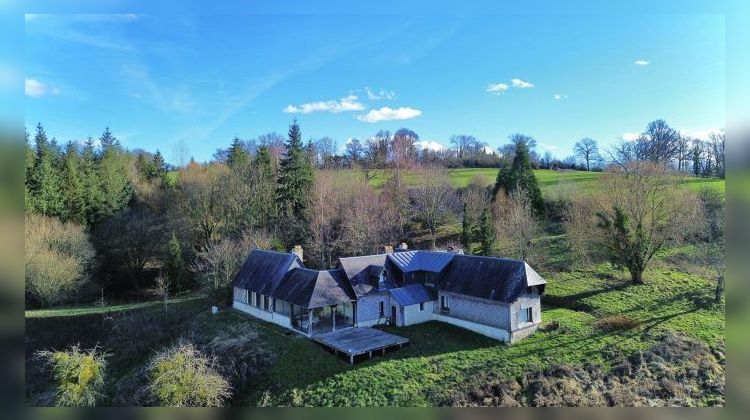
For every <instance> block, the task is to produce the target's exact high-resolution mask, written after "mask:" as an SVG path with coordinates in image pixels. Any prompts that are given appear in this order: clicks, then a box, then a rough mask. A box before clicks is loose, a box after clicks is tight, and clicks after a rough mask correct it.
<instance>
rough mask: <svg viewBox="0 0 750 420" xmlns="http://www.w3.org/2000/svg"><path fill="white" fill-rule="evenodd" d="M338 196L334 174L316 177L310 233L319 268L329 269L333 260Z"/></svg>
mask: <svg viewBox="0 0 750 420" xmlns="http://www.w3.org/2000/svg"><path fill="white" fill-rule="evenodd" d="M338 198H339V197H338V194H337V193H336V188H335V186H334V174H332V173H331V172H330V171H321V172H320V173H318V176H316V177H315V183H314V184H313V190H312V191H311V197H310V201H311V206H310V210H311V211H310V213H311V214H310V233H311V241H310V242H311V245H312V249H311V251H313V252H312V254H313V255H314V256H317V257H318V267H320V268H328V267H329V266H330V264H331V262H332V260H333V258H332V255H331V254H332V252H333V240H334V232H335V228H336V226H335V225H336V223H337V221H338V219H339V217H338V214H337V212H336V209H337V207H338V206H337V204H338V203H337V202H336V201H338V200H337V199H338Z"/></svg>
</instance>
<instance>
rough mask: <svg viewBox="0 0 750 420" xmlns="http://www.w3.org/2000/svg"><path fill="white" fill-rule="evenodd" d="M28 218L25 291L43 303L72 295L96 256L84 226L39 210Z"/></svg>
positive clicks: (85, 276) (63, 300) (68, 297)
mask: <svg viewBox="0 0 750 420" xmlns="http://www.w3.org/2000/svg"><path fill="white" fill-rule="evenodd" d="M25 222H26V223H24V230H25V235H24V238H25V241H24V251H25V252H24V260H25V261H24V263H25V268H26V278H25V283H26V293H28V294H29V295H31V296H33V297H34V298H35V299H36V300H37V301H39V302H40V303H41V305H42V306H50V305H54V304H57V303H62V302H66V301H69V300H70V299H73V298H74V297H75V295H76V292H77V291H78V290H80V288H81V286H83V284H85V282H86V281H87V280H88V279H89V275H90V273H91V271H92V269H93V264H94V257H95V256H96V254H95V250H94V247H93V246H92V245H91V242H90V241H89V236H88V234H87V233H86V231H85V229H84V227H83V226H81V225H77V224H75V223H73V222H66V223H64V222H61V221H60V220H59V219H57V218H51V217H46V216H42V215H38V214H28V215H27V216H26V220H25Z"/></svg>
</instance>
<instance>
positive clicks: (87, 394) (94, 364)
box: [36, 345, 108, 407]
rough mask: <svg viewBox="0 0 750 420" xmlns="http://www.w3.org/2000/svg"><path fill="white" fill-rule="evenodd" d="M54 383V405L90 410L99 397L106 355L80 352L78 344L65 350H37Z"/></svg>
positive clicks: (38, 356) (102, 386) (97, 352)
mask: <svg viewBox="0 0 750 420" xmlns="http://www.w3.org/2000/svg"><path fill="white" fill-rule="evenodd" d="M36 356H37V358H39V359H41V360H43V361H44V362H45V364H46V367H48V368H49V369H50V370H51V371H52V374H53V376H54V379H55V382H56V388H57V389H56V391H55V405H57V406H62V407H94V406H96V403H97V401H98V400H99V399H100V398H101V396H102V389H103V388H104V375H105V367H106V361H105V358H106V357H107V356H108V355H107V354H104V353H102V352H99V351H98V350H97V349H96V348H93V349H91V350H89V351H81V350H80V348H79V346H78V345H75V346H72V347H71V348H70V349H69V350H67V351H39V352H37V353H36Z"/></svg>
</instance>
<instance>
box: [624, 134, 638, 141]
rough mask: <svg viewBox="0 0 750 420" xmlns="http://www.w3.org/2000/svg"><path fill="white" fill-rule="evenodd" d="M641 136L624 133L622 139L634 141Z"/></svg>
mask: <svg viewBox="0 0 750 420" xmlns="http://www.w3.org/2000/svg"><path fill="white" fill-rule="evenodd" d="M640 136H641V133H624V134H623V135H622V139H623V140H625V141H636V140H638V138H639V137H640Z"/></svg>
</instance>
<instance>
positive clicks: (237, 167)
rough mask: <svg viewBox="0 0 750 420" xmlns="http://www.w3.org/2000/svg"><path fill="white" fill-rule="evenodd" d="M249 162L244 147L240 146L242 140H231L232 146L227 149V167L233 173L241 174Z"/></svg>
mask: <svg viewBox="0 0 750 420" xmlns="http://www.w3.org/2000/svg"><path fill="white" fill-rule="evenodd" d="M249 162H250V155H249V154H248V153H247V151H246V150H245V146H244V145H243V144H242V140H240V139H239V138H238V137H235V138H234V140H232V146H230V147H229V153H228V154H227V165H228V166H229V167H230V168H232V170H234V171H239V172H242V171H244V170H245V169H247V165H248V163H249Z"/></svg>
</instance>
